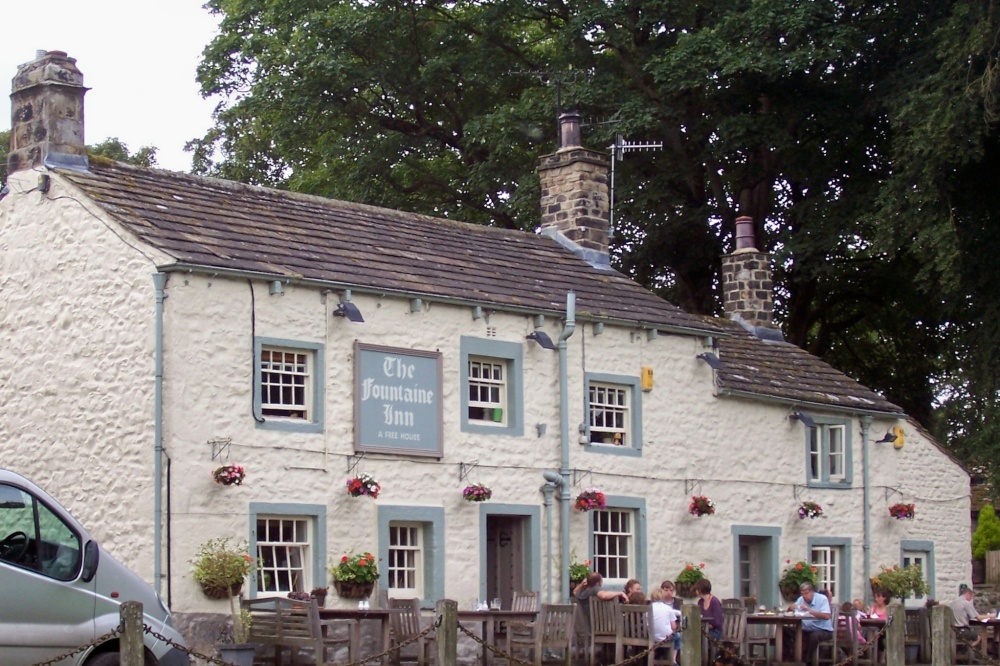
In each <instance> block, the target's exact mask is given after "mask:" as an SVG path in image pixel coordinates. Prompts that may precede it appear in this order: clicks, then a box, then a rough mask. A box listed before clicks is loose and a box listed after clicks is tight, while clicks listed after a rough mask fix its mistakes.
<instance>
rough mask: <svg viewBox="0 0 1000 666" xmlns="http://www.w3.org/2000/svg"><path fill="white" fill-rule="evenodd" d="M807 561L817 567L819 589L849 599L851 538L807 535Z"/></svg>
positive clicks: (835, 596) (840, 598)
mask: <svg viewBox="0 0 1000 666" xmlns="http://www.w3.org/2000/svg"><path fill="white" fill-rule="evenodd" d="M806 545H807V547H808V549H809V557H808V558H807V561H808V562H809V563H810V564H812V565H813V566H814V567H816V568H817V572H816V575H817V579H818V580H819V585H818V586H817V588H818V589H819V590H823V589H827V590H829V591H830V593H831V594H832V595H833V598H834V599H837V600H840V601H843V600H845V599H851V598H852V596H851V540H850V539H847V538H841V537H809V539H808V541H807V544H806Z"/></svg>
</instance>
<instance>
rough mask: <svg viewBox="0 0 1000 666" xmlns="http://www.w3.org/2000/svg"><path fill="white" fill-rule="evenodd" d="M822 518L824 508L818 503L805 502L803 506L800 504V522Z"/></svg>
mask: <svg viewBox="0 0 1000 666" xmlns="http://www.w3.org/2000/svg"><path fill="white" fill-rule="evenodd" d="M822 517H823V507H821V506H820V505H819V504H817V503H816V502H803V503H802V504H799V520H804V519H806V518H822Z"/></svg>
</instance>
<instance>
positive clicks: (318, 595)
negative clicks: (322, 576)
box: [309, 587, 330, 608]
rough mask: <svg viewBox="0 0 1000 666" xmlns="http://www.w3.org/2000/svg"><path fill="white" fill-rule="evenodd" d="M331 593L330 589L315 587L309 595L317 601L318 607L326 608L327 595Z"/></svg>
mask: <svg viewBox="0 0 1000 666" xmlns="http://www.w3.org/2000/svg"><path fill="white" fill-rule="evenodd" d="M329 591H330V588H328V587H314V588H313V589H312V592H310V593H309V594H310V595H311V596H312V598H313V599H315V600H316V605H317V606H319V607H320V608H323V607H324V606H326V595H327V593H328V592H329Z"/></svg>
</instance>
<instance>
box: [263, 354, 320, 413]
mask: <svg viewBox="0 0 1000 666" xmlns="http://www.w3.org/2000/svg"><path fill="white" fill-rule="evenodd" d="M310 357H311V355H310V354H308V353H305V352H297V351H292V350H283V349H267V348H265V349H262V350H261V355H260V401H261V414H263V415H264V416H278V417H288V418H300V419H305V418H309V409H308V403H309V393H310V392H311V388H310V386H311V385H310V376H309V373H310V363H309V359H310Z"/></svg>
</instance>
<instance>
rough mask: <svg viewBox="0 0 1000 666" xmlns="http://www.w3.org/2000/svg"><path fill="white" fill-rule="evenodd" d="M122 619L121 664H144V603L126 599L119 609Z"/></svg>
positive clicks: (133, 665)
mask: <svg viewBox="0 0 1000 666" xmlns="http://www.w3.org/2000/svg"><path fill="white" fill-rule="evenodd" d="M119 613H120V616H121V621H122V635H121V638H120V639H119V641H118V644H119V646H120V647H119V658H120V662H119V663H120V664H121V666H142V664H143V645H142V604H141V603H139V602H138V601H126V602H125V603H123V604H122V606H121V610H120V611H119Z"/></svg>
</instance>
